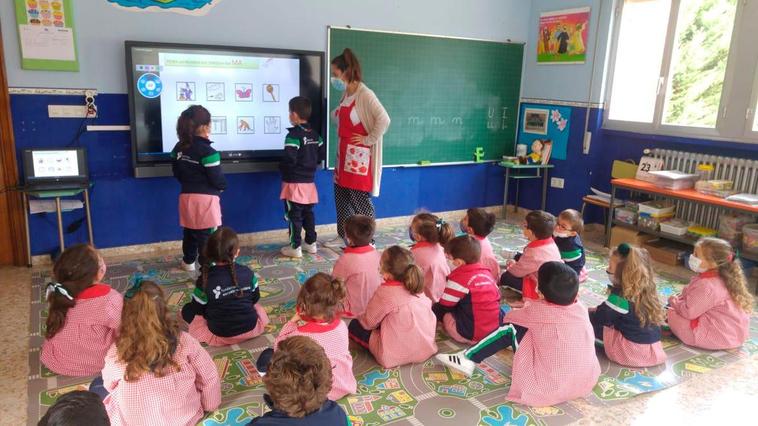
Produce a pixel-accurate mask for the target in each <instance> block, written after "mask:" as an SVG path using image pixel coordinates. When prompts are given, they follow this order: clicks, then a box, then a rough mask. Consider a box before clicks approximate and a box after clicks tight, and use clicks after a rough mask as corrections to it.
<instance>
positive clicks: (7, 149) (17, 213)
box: [0, 32, 26, 265]
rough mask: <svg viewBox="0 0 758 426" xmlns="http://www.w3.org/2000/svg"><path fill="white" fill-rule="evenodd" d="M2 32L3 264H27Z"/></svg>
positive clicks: (0, 199) (0, 168) (0, 257)
mask: <svg viewBox="0 0 758 426" xmlns="http://www.w3.org/2000/svg"><path fill="white" fill-rule="evenodd" d="M2 38H3V37H2V33H1V32H0V265H23V264H25V263H26V244H25V241H26V228H25V227H24V214H25V212H24V209H23V204H22V201H21V196H20V195H19V193H18V192H17V191H13V190H12V189H13V188H15V187H16V186H17V185H18V169H17V168H16V143H15V140H14V139H13V124H12V121H11V104H10V97H9V94H8V78H7V74H6V72H5V53H4V52H3V40H2Z"/></svg>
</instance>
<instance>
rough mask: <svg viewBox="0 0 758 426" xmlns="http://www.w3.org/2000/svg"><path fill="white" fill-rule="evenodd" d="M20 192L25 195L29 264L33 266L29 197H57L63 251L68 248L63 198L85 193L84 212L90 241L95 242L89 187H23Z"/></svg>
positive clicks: (60, 240) (56, 207)
mask: <svg viewBox="0 0 758 426" xmlns="http://www.w3.org/2000/svg"><path fill="white" fill-rule="evenodd" d="M20 192H21V193H22V194H23V195H24V211H25V214H24V226H25V227H26V253H27V259H26V260H27V266H32V245H31V237H30V236H29V215H30V214H31V213H30V211H29V197H33V198H40V199H45V198H55V209H56V213H57V215H58V242H59V244H60V248H61V252H63V250H64V249H65V248H66V243H65V241H64V239H63V212H62V210H61V198H63V197H75V196H77V195H79V194H84V212H85V215H86V217H87V232H88V234H89V243H90V244H94V238H93V236H92V217H91V216H90V209H89V188H73V189H56V190H45V191H39V190H29V189H21V190H20Z"/></svg>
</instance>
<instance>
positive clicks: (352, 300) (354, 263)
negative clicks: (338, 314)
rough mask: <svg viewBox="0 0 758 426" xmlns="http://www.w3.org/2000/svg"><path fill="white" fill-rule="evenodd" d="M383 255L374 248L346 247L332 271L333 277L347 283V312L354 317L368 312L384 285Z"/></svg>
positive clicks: (345, 306)
mask: <svg viewBox="0 0 758 426" xmlns="http://www.w3.org/2000/svg"><path fill="white" fill-rule="evenodd" d="M380 259H381V255H380V254H379V252H378V251H376V249H375V248H374V247H371V246H370V245H369V246H362V247H346V248H345V251H344V253H343V254H342V256H340V258H339V259H337V262H335V264H334V268H333V269H332V276H333V277H335V278H342V279H343V280H344V281H345V288H346V289H347V297H346V298H345V305H344V308H345V311H347V312H350V313H351V314H352V315H354V316H356V317H357V316H358V315H361V314H362V313H364V312H365V311H366V305H368V302H369V300H371V296H373V295H374V292H375V291H376V289H377V288H379V286H380V285H381V284H382V276H381V275H380V274H379V260H380Z"/></svg>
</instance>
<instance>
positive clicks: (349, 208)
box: [334, 184, 376, 238]
mask: <svg viewBox="0 0 758 426" xmlns="http://www.w3.org/2000/svg"><path fill="white" fill-rule="evenodd" d="M334 203H335V204H336V205H337V233H338V234H339V236H340V237H342V238H345V222H346V221H347V219H348V218H349V217H350V216H353V215H356V214H362V215H364V216H369V217H372V218H375V217H376V213H375V211H374V203H372V202H371V194H370V193H368V192H364V191H358V190H355V189H349V188H345V187H344V186H339V185H337V184H334Z"/></svg>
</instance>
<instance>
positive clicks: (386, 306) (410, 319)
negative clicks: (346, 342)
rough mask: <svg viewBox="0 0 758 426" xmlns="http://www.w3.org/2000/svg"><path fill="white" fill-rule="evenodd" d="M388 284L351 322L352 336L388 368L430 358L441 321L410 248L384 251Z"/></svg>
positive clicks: (435, 346) (383, 264)
mask: <svg viewBox="0 0 758 426" xmlns="http://www.w3.org/2000/svg"><path fill="white" fill-rule="evenodd" d="M380 272H381V273H382V278H383V279H384V283H382V285H381V286H380V287H379V288H378V289H377V290H376V293H374V296H373V297H372V298H371V301H370V302H369V303H368V306H367V307H366V312H365V313H364V314H363V315H361V316H359V317H358V318H357V319H354V320H352V321H351V322H350V325H349V326H348V330H349V331H350V338H351V339H353V340H354V341H356V342H357V343H358V344H360V345H361V346H363V347H365V348H366V349H368V350H369V351H370V352H371V353H372V354H373V355H374V358H376V361H377V362H378V363H379V364H380V365H381V366H382V367H384V368H392V367H397V366H399V365H404V364H410V363H417V362H423V361H426V360H427V359H428V358H429V357H431V356H432V355H434V354H435V353H437V344H436V342H435V332H436V329H437V321H436V319H435V317H434V313H432V301H431V300H429V298H428V297H426V295H424V294H423V292H424V274H423V273H422V272H421V268H419V267H418V266H417V265H416V263H415V262H414V260H413V254H411V252H410V250H408V249H405V248H403V247H400V246H392V247H390V248H388V249H386V250H384V253H382V258H381V262H380Z"/></svg>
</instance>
